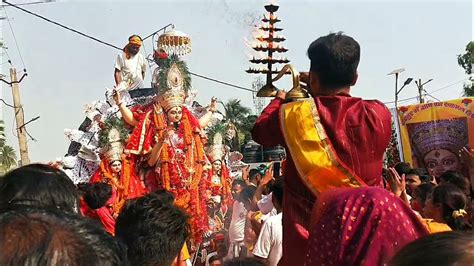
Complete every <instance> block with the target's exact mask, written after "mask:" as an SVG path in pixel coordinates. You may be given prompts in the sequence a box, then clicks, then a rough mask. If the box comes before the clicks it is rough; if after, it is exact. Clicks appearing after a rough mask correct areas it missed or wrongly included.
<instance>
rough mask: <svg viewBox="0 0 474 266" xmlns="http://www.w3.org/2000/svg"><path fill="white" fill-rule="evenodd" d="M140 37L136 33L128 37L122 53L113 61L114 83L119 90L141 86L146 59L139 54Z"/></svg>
mask: <svg viewBox="0 0 474 266" xmlns="http://www.w3.org/2000/svg"><path fill="white" fill-rule="evenodd" d="M141 46H142V39H141V38H140V36H138V35H132V36H130V37H129V38H128V44H127V45H126V46H125V47H124V48H123V53H120V54H119V55H118V56H117V60H116V61H115V72H114V78H115V84H116V85H117V87H120V88H119V90H123V89H130V88H137V87H141V86H142V84H143V80H144V79H145V71H146V61H145V58H144V57H143V55H141V54H139V53H138V52H139V51H140V47H141Z"/></svg>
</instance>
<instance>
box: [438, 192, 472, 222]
mask: <svg viewBox="0 0 474 266" xmlns="http://www.w3.org/2000/svg"><path fill="white" fill-rule="evenodd" d="M432 199H433V204H438V205H440V206H441V211H442V216H443V219H444V220H445V221H446V222H447V224H448V225H449V227H451V229H453V230H470V229H472V226H471V225H470V224H469V222H467V219H466V218H467V217H466V218H465V217H464V216H459V217H455V215H453V213H454V212H455V211H459V210H464V209H465V208H466V201H467V200H466V195H465V194H464V192H463V191H462V190H461V189H460V188H458V187H456V186H454V185H452V184H445V185H440V186H437V187H435V188H434V189H433V193H432ZM465 216H467V215H465Z"/></svg>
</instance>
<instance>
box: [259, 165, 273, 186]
mask: <svg viewBox="0 0 474 266" xmlns="http://www.w3.org/2000/svg"><path fill="white" fill-rule="evenodd" d="M272 180H273V164H271V166H270V169H268V170H267V171H266V172H265V175H264V176H263V178H262V181H260V182H261V184H262V185H263V186H266V185H267V184H268V183H270V182H271V181H272Z"/></svg>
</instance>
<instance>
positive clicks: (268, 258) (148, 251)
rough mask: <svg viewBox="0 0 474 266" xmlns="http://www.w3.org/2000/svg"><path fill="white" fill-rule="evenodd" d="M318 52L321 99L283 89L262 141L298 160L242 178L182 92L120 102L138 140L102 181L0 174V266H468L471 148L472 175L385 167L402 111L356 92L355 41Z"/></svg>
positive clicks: (312, 76)
mask: <svg viewBox="0 0 474 266" xmlns="http://www.w3.org/2000/svg"><path fill="white" fill-rule="evenodd" d="M140 41H141V40H139V39H138V38H135V37H133V38H132V37H131V39H130V46H137V45H138V44H140ZM307 53H308V57H309V59H310V61H311V67H310V71H309V72H308V73H301V79H302V82H303V83H305V84H306V89H307V91H308V92H309V94H310V95H311V96H312V97H311V98H309V99H307V100H301V101H289V100H288V99H287V97H286V94H285V92H284V91H278V93H277V96H276V98H275V99H274V100H272V101H271V102H270V104H269V105H268V106H267V107H266V108H265V109H264V110H263V112H262V114H261V115H260V117H259V118H258V119H257V121H256V123H255V126H254V128H253V132H252V136H253V139H254V140H255V141H256V142H258V143H260V144H261V145H263V146H269V147H272V146H276V145H282V146H284V147H285V149H286V151H287V153H288V156H287V158H286V160H284V161H282V162H278V163H270V164H262V165H261V166H259V167H257V168H254V169H249V168H244V169H243V170H242V175H241V176H237V177H233V176H231V175H230V174H229V173H228V169H227V165H226V163H225V162H226V159H225V156H224V154H223V149H222V146H221V145H220V144H219V142H218V141H217V142H214V143H209V144H210V145H207V146H209V147H208V149H206V151H205V150H204V145H206V143H203V141H204V142H205V139H204V138H202V136H201V135H200V134H201V131H200V130H199V129H201V128H204V127H205V125H206V122H205V120H207V118H208V117H207V116H206V115H204V118H203V119H196V118H195V117H194V116H193V115H192V114H191V113H190V112H189V111H188V110H187V109H186V107H185V106H184V105H183V97H184V95H182V93H181V92H179V91H178V92H176V91H173V90H170V91H166V92H163V94H162V96H161V97H160V100H159V102H157V103H153V104H151V105H148V106H144V107H138V108H133V109H129V108H128V107H127V106H126V104H124V103H123V102H122V99H121V97H120V92H116V93H115V94H114V100H115V102H116V105H117V106H118V110H119V111H120V113H121V114H122V118H123V120H124V121H125V122H126V123H127V124H129V125H131V126H133V131H132V134H131V136H130V139H129V141H128V142H127V143H126V145H125V147H122V146H121V145H116V146H114V145H111V147H112V148H110V149H109V151H108V152H107V153H106V156H104V158H103V162H102V164H101V167H100V168H99V169H98V170H97V171H96V174H94V175H93V177H92V179H91V181H90V182H87V183H80V184H76V185H75V184H74V183H73V182H72V181H71V179H70V178H69V177H68V176H67V175H66V174H65V173H64V172H63V171H62V170H61V169H58V167H56V165H43V164H30V165H26V166H22V167H19V168H17V169H14V170H12V171H10V172H8V173H7V174H5V175H4V176H3V177H1V178H0V265H167V266H169V265H272V266H273V265H368V266H371V265H393V266H398V265H417V266H419V265H472V263H473V262H474V251H473V250H474V239H473V238H472V221H473V210H472V207H473V206H472V203H473V202H472V198H471V196H472V193H473V186H474V184H473V183H472V182H471V181H470V179H469V176H467V175H468V174H469V173H470V172H472V171H471V170H472V169H473V168H474V150H473V149H470V148H469V147H465V148H463V149H462V150H460V151H459V160H460V162H462V164H463V166H464V167H463V169H468V171H454V170H450V169H445V170H443V169H441V168H442V167H441V166H440V167H441V168H440V167H438V166H437V168H436V171H434V170H433V168H430V167H428V166H425V167H424V168H419V167H418V166H417V167H412V166H410V165H409V164H407V163H397V164H396V165H393V166H390V167H388V166H386V165H384V163H383V157H384V153H385V152H386V149H387V146H388V144H389V141H390V137H391V119H392V118H391V114H390V112H389V110H388V109H387V108H386V107H385V105H383V104H382V103H381V102H379V101H376V100H371V101H367V100H362V99H360V98H356V97H352V96H351V95H350V89H351V86H353V85H354V84H355V83H356V81H357V78H358V74H357V67H358V64H359V60H360V46H359V44H358V43H357V42H356V41H355V40H354V39H353V38H352V37H349V36H347V35H344V34H342V33H331V34H329V35H327V36H323V37H320V38H318V39H317V40H315V41H314V42H313V43H311V45H310V46H309V48H308V51H307ZM135 54H136V52H135ZM163 58H164V57H163ZM125 59H129V58H127V57H124V59H123V60H125ZM118 70H119V71H116V77H117V78H116V79H117V83H118V82H120V69H118ZM139 74H142V72H139ZM178 85H179V84H178ZM170 86H174V85H173V84H171V85H170ZM158 87H159V85H158ZM210 106H211V108H210V110H209V115H211V114H212V113H213V112H214V111H215V109H214V108H216V107H215V100H214V99H213V101H212V102H211V105H210ZM111 132H112V133H113V132H115V134H112V133H111ZM111 132H107V133H108V135H107V137H108V140H109V142H111V143H115V142H118V141H119V140H120V136H119V135H120V134H119V132H118V131H111ZM114 136H115V138H116V140H114V138H113V137H114ZM113 147H118V149H114V148H113ZM117 150H119V152H118V153H117ZM124 150H125V151H127V152H126V153H124V152H123V151H124ZM433 151H434V154H435V155H436V149H434V150H433ZM114 152H115V153H114ZM207 167H209V169H208V168H207ZM471 178H472V176H471ZM125 180H126V182H125Z"/></svg>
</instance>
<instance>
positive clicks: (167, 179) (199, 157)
mask: <svg viewBox="0 0 474 266" xmlns="http://www.w3.org/2000/svg"><path fill="white" fill-rule="evenodd" d="M153 119H154V120H153V122H154V124H155V128H156V131H157V141H159V140H161V139H162V138H163V136H164V134H165V130H166V129H167V123H166V118H165V115H164V113H163V112H155V114H154V118H153ZM196 126H197V122H196V121H194V120H192V118H191V114H190V112H189V111H188V110H187V109H186V108H185V107H183V116H182V119H181V123H180V128H179V129H178V131H177V134H178V136H179V137H180V138H182V139H183V141H184V149H185V153H186V154H185V162H184V163H183V164H182V165H181V164H177V163H174V162H173V158H171V157H172V156H173V155H172V154H174V151H173V149H174V148H173V147H172V146H171V145H169V144H167V143H165V142H164V143H163V146H162V148H161V152H160V161H161V173H160V177H161V179H162V180H158V181H161V182H159V183H162V185H163V188H164V189H166V190H168V191H171V192H173V194H175V197H176V201H175V204H176V205H177V206H179V207H181V208H184V209H185V210H186V211H187V212H188V213H189V214H190V217H191V220H190V223H191V225H192V228H193V232H192V235H193V239H194V240H195V241H196V243H200V242H201V241H202V234H203V233H204V232H205V230H206V229H207V226H208V224H207V215H206V214H205V213H203V210H205V208H203V206H206V205H205V197H203V196H200V195H205V191H206V189H207V186H206V185H205V184H203V182H201V180H202V175H203V162H204V156H205V155H204V145H203V143H202V140H201V136H200V135H199V132H194V131H193V128H195V127H196ZM183 173H185V175H186V176H187V177H189V178H190V181H191V184H190V186H189V187H185V186H183V185H182V182H183V180H182V178H183ZM172 187H175V188H176V189H175V191H172V189H171V188H172Z"/></svg>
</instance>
